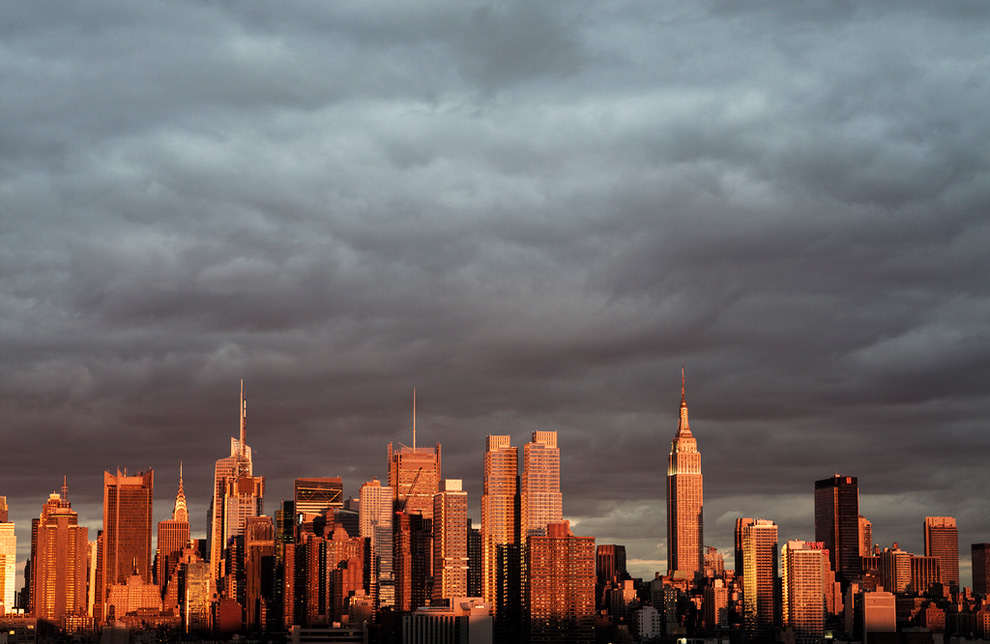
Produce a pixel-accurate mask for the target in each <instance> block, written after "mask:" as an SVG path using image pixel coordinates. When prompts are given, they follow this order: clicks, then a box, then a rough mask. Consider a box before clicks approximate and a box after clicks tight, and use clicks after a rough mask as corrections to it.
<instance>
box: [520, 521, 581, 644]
mask: <svg viewBox="0 0 990 644" xmlns="http://www.w3.org/2000/svg"><path fill="white" fill-rule="evenodd" d="M546 532H547V534H546V535H545V536H541V535H533V536H530V537H529V540H528V544H527V547H526V569H527V570H528V571H529V575H528V577H527V591H526V593H525V595H526V601H527V614H528V615H529V629H528V630H529V642H530V643H531V644H558V643H560V644H592V643H593V642H594V641H595V539H594V537H576V536H574V534H573V533H572V532H571V530H570V525H569V523H568V522H567V521H561V522H555V523H550V524H549V525H548V526H547V530H546Z"/></svg>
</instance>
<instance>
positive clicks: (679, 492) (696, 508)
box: [667, 368, 705, 575]
mask: <svg viewBox="0 0 990 644" xmlns="http://www.w3.org/2000/svg"><path fill="white" fill-rule="evenodd" d="M703 507H704V491H703V485H702V478H701V453H700V452H698V441H697V440H696V439H695V437H694V435H693V434H692V433H691V428H690V426H689V425H688V407H687V399H686V397H685V392H684V370H683V368H682V369H681V409H680V419H679V421H678V423H677V434H676V435H675V436H674V440H673V441H671V444H670V455H669V457H668V460H667V569H668V571H669V573H670V574H673V573H675V572H680V573H687V574H690V575H694V574H699V573H701V572H702V571H703V570H704V564H705V559H704V521H703Z"/></svg>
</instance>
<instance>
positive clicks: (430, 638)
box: [402, 597, 492, 644]
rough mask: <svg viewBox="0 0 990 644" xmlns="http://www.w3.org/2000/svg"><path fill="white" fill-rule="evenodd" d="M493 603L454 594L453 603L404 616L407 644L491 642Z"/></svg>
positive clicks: (476, 643)
mask: <svg viewBox="0 0 990 644" xmlns="http://www.w3.org/2000/svg"><path fill="white" fill-rule="evenodd" d="M491 611H492V605H491V604H489V603H487V602H484V601H482V600H481V599H480V598H478V597H453V598H451V600H450V606H430V607H424V608H419V609H417V610H416V611H415V612H414V613H413V614H412V615H404V616H403V617H402V641H403V642H404V644H436V643H437V642H458V643H459V644H491V642H492V618H491Z"/></svg>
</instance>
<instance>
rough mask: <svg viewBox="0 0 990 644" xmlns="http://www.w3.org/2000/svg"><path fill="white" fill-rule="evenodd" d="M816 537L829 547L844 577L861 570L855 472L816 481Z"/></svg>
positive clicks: (835, 566)
mask: <svg viewBox="0 0 990 644" xmlns="http://www.w3.org/2000/svg"><path fill="white" fill-rule="evenodd" d="M815 541H821V542H822V543H824V544H825V547H826V548H828V551H829V557H830V560H831V562H832V569H833V570H834V571H835V573H836V575H837V576H839V577H841V578H842V580H843V581H849V580H850V579H852V578H853V577H855V576H856V575H858V574H859V572H860V559H859V557H860V554H859V553H860V531H859V484H858V483H857V481H856V477H855V476H839V475H838V474H836V475H835V476H833V477H832V478H828V479H822V480H820V481H815Z"/></svg>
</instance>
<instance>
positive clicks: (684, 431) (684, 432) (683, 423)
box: [677, 362, 691, 436]
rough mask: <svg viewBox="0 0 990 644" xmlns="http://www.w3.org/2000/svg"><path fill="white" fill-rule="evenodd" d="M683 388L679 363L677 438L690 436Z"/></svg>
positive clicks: (682, 368) (682, 365)
mask: <svg viewBox="0 0 990 644" xmlns="http://www.w3.org/2000/svg"><path fill="white" fill-rule="evenodd" d="M684 392H685V386H684V363H683V362H682V363H681V418H680V420H679V421H678V422H677V435H678V436H690V435H691V427H690V426H689V425H688V407H687V397H686V396H685V393H684Z"/></svg>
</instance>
